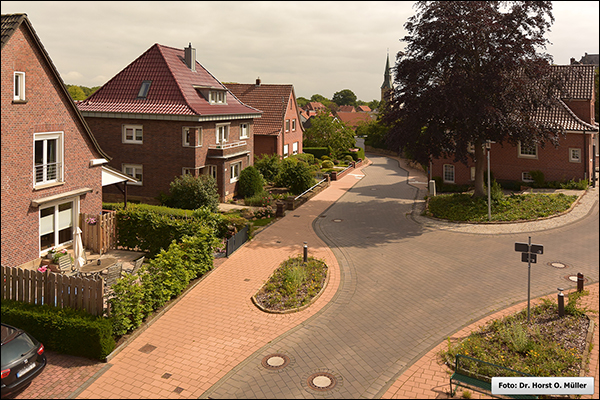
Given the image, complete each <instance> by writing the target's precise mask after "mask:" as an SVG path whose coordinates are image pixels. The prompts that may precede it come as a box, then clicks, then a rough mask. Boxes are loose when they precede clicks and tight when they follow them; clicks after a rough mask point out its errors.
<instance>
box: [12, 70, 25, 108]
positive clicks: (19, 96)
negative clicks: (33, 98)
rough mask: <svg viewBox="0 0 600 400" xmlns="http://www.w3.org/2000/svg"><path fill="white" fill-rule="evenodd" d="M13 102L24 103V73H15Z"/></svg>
mask: <svg viewBox="0 0 600 400" xmlns="http://www.w3.org/2000/svg"><path fill="white" fill-rule="evenodd" d="M13 100H17V101H25V72H17V71H15V86H14V95H13Z"/></svg>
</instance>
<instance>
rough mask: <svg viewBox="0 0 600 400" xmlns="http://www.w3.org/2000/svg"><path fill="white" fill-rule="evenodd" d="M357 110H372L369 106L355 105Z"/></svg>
mask: <svg viewBox="0 0 600 400" xmlns="http://www.w3.org/2000/svg"><path fill="white" fill-rule="evenodd" d="M356 108H357V111H358V112H369V111H372V110H371V107H369V106H356Z"/></svg>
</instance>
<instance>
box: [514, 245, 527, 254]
mask: <svg viewBox="0 0 600 400" xmlns="http://www.w3.org/2000/svg"><path fill="white" fill-rule="evenodd" d="M515 251H520V252H521V253H529V245H528V244H527V243H515Z"/></svg>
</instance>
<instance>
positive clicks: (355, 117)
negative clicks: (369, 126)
mask: <svg viewBox="0 0 600 400" xmlns="http://www.w3.org/2000/svg"><path fill="white" fill-rule="evenodd" d="M336 115H337V117H338V118H339V119H340V121H342V122H343V123H345V124H346V125H348V126H349V127H350V128H352V129H356V127H357V126H358V125H360V124H362V123H366V122H371V121H373V120H374V119H375V118H374V117H372V116H371V115H370V114H367V113H362V112H360V113H357V112H342V111H338V112H337V113H336Z"/></svg>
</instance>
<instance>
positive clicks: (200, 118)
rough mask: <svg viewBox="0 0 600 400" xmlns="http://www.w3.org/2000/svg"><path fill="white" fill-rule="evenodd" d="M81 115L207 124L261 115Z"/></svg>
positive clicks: (94, 113) (259, 115)
mask: <svg viewBox="0 0 600 400" xmlns="http://www.w3.org/2000/svg"><path fill="white" fill-rule="evenodd" d="M81 115H83V116H84V117H91V118H120V119H146V120H155V121H189V122H209V121H227V120H238V119H252V118H260V117H261V115H262V114H260V113H252V114H215V115H176V114H138V113H112V112H102V111H81Z"/></svg>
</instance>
